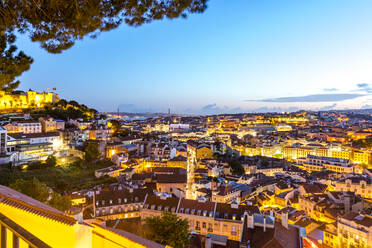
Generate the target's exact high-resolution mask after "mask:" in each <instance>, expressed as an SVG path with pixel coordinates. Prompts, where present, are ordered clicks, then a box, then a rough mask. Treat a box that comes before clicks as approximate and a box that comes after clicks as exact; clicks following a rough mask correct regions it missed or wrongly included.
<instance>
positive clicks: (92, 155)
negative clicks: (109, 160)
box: [84, 142, 100, 162]
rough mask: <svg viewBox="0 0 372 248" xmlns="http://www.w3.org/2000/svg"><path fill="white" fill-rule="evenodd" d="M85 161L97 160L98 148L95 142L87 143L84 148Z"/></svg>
mask: <svg viewBox="0 0 372 248" xmlns="http://www.w3.org/2000/svg"><path fill="white" fill-rule="evenodd" d="M84 152H85V161H87V162H91V161H93V160H96V159H98V158H99V156H100V153H99V148H98V144H97V143H96V142H87V143H86V144H85V148H84Z"/></svg>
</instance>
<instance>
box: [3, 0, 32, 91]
mask: <svg viewBox="0 0 372 248" xmlns="http://www.w3.org/2000/svg"><path fill="white" fill-rule="evenodd" d="M0 5H1V4H0ZM0 22H1V21H0ZM15 40H16V37H15V35H14V34H11V33H9V32H5V31H4V30H1V28H0V90H5V91H7V92H11V91H13V90H14V89H16V88H17V87H18V85H19V83H20V82H19V81H18V80H15V78H16V77H18V76H20V75H21V74H22V73H23V72H24V71H27V70H28V69H30V65H31V64H32V62H33V60H32V58H31V57H29V56H27V55H25V54H24V53H23V52H22V51H20V52H18V53H17V54H16V51H17V47H16V46H15V45H14V42H15Z"/></svg>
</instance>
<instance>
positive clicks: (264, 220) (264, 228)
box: [263, 215, 266, 232]
mask: <svg viewBox="0 0 372 248" xmlns="http://www.w3.org/2000/svg"><path fill="white" fill-rule="evenodd" d="M263 231H264V232H266V215H264V219H263Z"/></svg>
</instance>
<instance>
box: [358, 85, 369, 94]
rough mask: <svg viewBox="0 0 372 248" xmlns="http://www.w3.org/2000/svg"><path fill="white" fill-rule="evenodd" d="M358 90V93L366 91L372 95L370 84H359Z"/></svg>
mask: <svg viewBox="0 0 372 248" xmlns="http://www.w3.org/2000/svg"><path fill="white" fill-rule="evenodd" d="M357 87H358V89H357V90H356V91H364V92H366V93H372V87H371V85H370V84H367V83H361V84H357Z"/></svg>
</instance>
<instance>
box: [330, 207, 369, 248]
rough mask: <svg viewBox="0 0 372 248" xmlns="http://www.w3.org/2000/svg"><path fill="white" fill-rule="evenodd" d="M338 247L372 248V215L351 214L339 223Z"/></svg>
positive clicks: (342, 218)
mask: <svg viewBox="0 0 372 248" xmlns="http://www.w3.org/2000/svg"><path fill="white" fill-rule="evenodd" d="M337 233H338V237H339V243H338V244H339V246H338V247H345V248H351V247H360V248H370V247H372V215H371V213H366V214H358V213H355V212H350V213H347V214H345V215H344V216H342V217H340V218H339V219H338V222H337Z"/></svg>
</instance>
